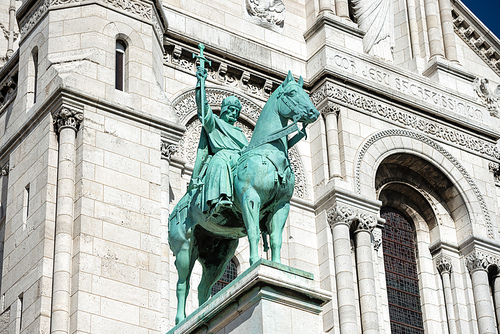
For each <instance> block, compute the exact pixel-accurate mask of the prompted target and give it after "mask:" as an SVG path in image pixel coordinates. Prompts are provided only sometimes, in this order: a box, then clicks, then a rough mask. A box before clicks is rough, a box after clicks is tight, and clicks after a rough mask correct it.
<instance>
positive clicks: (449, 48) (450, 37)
mask: <svg viewBox="0 0 500 334" xmlns="http://www.w3.org/2000/svg"><path fill="white" fill-rule="evenodd" d="M439 5H440V6H439V8H440V9H441V13H440V14H441V26H442V27H443V41H444V51H445V54H446V59H448V60H449V61H452V62H458V57H457V45H456V44H455V31H454V30H453V16H452V15H451V4H450V0H439Z"/></svg>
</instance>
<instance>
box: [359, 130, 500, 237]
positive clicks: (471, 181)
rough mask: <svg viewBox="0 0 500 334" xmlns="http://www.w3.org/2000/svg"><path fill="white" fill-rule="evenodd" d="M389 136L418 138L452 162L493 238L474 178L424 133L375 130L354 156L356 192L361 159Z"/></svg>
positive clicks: (485, 209)
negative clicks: (474, 197)
mask: <svg viewBox="0 0 500 334" xmlns="http://www.w3.org/2000/svg"><path fill="white" fill-rule="evenodd" d="M391 136H400V137H408V138H412V139H415V140H418V141H420V142H422V143H425V144H427V145H429V146H430V147H432V148H433V149H435V150H436V151H438V152H439V153H441V154H442V155H443V156H445V157H446V158H447V159H448V160H449V161H450V162H451V163H452V164H453V166H455V168H456V169H457V170H458V171H459V172H460V173H461V174H462V175H463V177H464V179H465V180H466V181H467V183H468V184H469V186H470V187H471V189H472V191H473V192H474V195H476V198H477V200H478V202H479V205H480V207H481V210H482V212H483V216H484V220H485V222H486V229H487V231H488V237H489V238H494V232H493V224H492V223H491V217H490V213H489V211H488V208H487V206H486V202H485V200H484V197H483V195H482V194H481V191H480V190H479V188H478V187H477V185H476V183H475V182H474V179H473V178H472V177H471V176H470V175H469V173H468V172H467V170H466V169H465V168H464V167H463V166H462V164H461V163H460V162H459V161H458V160H457V159H455V157H454V156H453V155H451V154H450V153H449V152H448V151H447V150H445V149H444V148H443V147H442V146H441V145H439V144H438V143H437V142H435V141H434V140H432V139H431V138H429V137H427V136H425V135H422V134H420V133H418V132H414V131H410V130H405V129H389V130H383V131H380V132H377V133H376V134H374V135H372V136H371V137H370V138H369V139H368V140H367V141H366V142H365V144H364V145H363V147H362V148H361V150H360V152H359V154H358V156H357V158H356V163H355V171H354V179H355V181H354V182H355V187H356V192H357V193H361V182H360V175H361V163H362V161H363V158H364V156H365V154H366V152H367V151H368V149H369V148H370V147H371V146H372V145H373V144H374V143H375V142H377V141H378V140H381V139H382V138H385V137H391ZM497 152H498V151H497Z"/></svg>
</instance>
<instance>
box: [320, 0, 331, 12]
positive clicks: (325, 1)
mask: <svg viewBox="0 0 500 334" xmlns="http://www.w3.org/2000/svg"><path fill="white" fill-rule="evenodd" d="M331 11H332V1H331V0H319V12H320V13H321V12H331Z"/></svg>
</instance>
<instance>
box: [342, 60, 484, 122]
mask: <svg viewBox="0 0 500 334" xmlns="http://www.w3.org/2000/svg"><path fill="white" fill-rule="evenodd" d="M333 64H334V65H335V66H336V67H338V68H340V69H342V70H344V71H348V72H350V73H352V74H355V75H357V76H361V77H363V78H364V79H368V80H370V81H372V82H375V83H377V84H380V85H383V86H385V87H389V88H392V89H394V90H397V91H398V92H400V93H402V94H404V95H408V96H411V97H413V98H417V99H418V100H420V101H424V102H427V103H430V104H433V105H435V106H437V107H440V108H444V109H446V110H449V111H451V112H454V113H457V114H460V115H462V116H465V117H468V118H471V119H473V120H476V121H480V122H484V111H483V110H482V109H480V108H479V107H478V106H475V105H473V104H472V103H470V102H467V101H465V100H461V99H459V98H456V97H455V96H453V95H451V94H447V93H445V92H441V91H439V90H435V89H432V88H430V87H429V86H426V85H423V84H421V83H419V82H417V81H414V80H411V79H410V78H407V77H403V76H397V75H396V74H394V73H391V72H388V71H385V70H383V69H381V68H378V67H376V66H372V65H370V64H368V63H365V62H363V61H359V60H356V59H355V58H352V57H349V56H346V55H341V54H336V55H335V56H333Z"/></svg>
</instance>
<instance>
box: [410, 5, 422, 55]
mask: <svg viewBox="0 0 500 334" xmlns="http://www.w3.org/2000/svg"><path fill="white" fill-rule="evenodd" d="M408 21H409V25H410V40H411V50H412V53H413V58H415V57H419V56H420V42H419V38H418V25H417V14H416V9H415V0H408Z"/></svg>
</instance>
